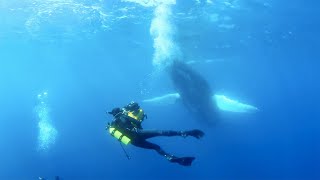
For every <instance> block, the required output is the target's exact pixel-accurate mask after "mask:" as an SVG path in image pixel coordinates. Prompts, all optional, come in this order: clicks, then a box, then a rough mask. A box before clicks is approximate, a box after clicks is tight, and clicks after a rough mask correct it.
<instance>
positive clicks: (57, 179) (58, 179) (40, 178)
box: [38, 176, 60, 180]
mask: <svg viewBox="0 0 320 180" xmlns="http://www.w3.org/2000/svg"><path fill="white" fill-rule="evenodd" d="M38 180H48V179H47V178H44V177H38ZM54 180H60V177H59V176H55V177H54Z"/></svg>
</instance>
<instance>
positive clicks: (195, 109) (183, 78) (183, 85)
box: [168, 60, 219, 124]
mask: <svg viewBox="0 0 320 180" xmlns="http://www.w3.org/2000/svg"><path fill="white" fill-rule="evenodd" d="M168 70H169V75H170V78H171V80H172V82H173V85H174V87H175V89H176V90H177V91H178V93H179V97H180V99H181V100H182V103H183V104H184V105H185V106H186V108H187V109H188V110H189V111H190V112H191V113H193V114H194V115H195V117H197V118H198V119H199V120H201V121H205V122H207V123H208V124H212V122H216V121H217V119H219V117H218V112H217V111H218V108H217V105H216V103H215V102H214V101H212V89H211V87H210V85H209V84H208V82H207V81H206V80H205V79H204V78H203V77H202V76H201V75H200V74H199V73H198V72H196V71H194V70H193V69H192V68H191V67H190V66H189V65H187V64H185V63H184V62H182V61H178V60H176V61H174V62H173V63H172V65H171V66H170V67H169V69H168Z"/></svg>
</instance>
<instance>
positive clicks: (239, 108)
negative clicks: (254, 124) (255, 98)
mask: <svg viewBox="0 0 320 180" xmlns="http://www.w3.org/2000/svg"><path fill="white" fill-rule="evenodd" d="M212 100H213V101H214V102H215V103H216V105H217V107H218V108H219V109H220V110H222V111H229V112H237V113H252V112H256V111H258V110H259V109H258V108H257V107H255V106H252V105H250V104H245V103H242V102H239V101H237V100H234V99H231V98H229V97H227V96H225V95H218V94H215V95H213V96H212Z"/></svg>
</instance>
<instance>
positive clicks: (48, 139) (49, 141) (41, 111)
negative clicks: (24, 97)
mask: <svg viewBox="0 0 320 180" xmlns="http://www.w3.org/2000/svg"><path fill="white" fill-rule="evenodd" d="M47 98H48V93H47V92H43V93H41V94H39V95H38V105H37V106H36V113H37V116H38V120H39V122H38V128H39V135H38V150H40V151H47V150H49V149H50V147H51V146H52V145H53V144H54V143H55V141H56V137H57V134H58V132H57V130H56V129H55V128H54V127H53V125H52V122H51V120H50V114H49V112H50V109H49V107H48V103H47Z"/></svg>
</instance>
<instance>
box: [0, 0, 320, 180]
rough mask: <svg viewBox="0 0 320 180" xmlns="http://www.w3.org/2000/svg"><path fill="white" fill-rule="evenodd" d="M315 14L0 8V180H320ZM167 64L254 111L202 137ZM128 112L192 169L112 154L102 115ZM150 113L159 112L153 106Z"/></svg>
mask: <svg viewBox="0 0 320 180" xmlns="http://www.w3.org/2000/svg"><path fill="white" fill-rule="evenodd" d="M318 6H319V3H318V2H312V1H298V0H293V1H274V0H105V1H103V0H11V1H9V0H0V107H1V113H0V147H1V148H0V179H8V180H10V179H13V180H16V179H19V180H20V179H26V180H29V179H30V180H32V179H39V177H44V178H47V179H49V180H50V179H54V178H55V176H59V177H60V179H63V180H67V179H199V180H205V179H210V180H211V179H301V180H302V179H303V180H307V179H320V173H319V172H320V171H319V169H320V153H319V152H320V144H319V137H320V136H319V135H320V134H319V125H320V124H319V122H318V120H319V119H320V117H319V100H320V99H319V95H318V94H319V89H320V88H319V86H320V84H319V82H318V77H319V72H318V70H319V62H318V60H319V57H320V56H319V52H318V51H319V47H320V46H319V45H320V41H319V40H320V39H319V35H318V34H319V32H320V21H319V12H318ZM174 59H180V60H182V61H184V62H186V63H188V64H189V65H190V66H191V67H192V68H193V69H194V70H195V71H197V72H199V73H200V74H201V75H202V76H203V77H204V78H205V79H206V80H207V81H208V83H209V84H210V85H211V86H212V89H213V90H214V92H213V93H217V94H223V95H226V96H228V97H232V98H234V99H237V100H238V101H240V102H244V103H247V104H250V105H252V106H255V107H257V108H258V109H259V110H258V111H255V112H251V113H237V112H222V114H223V115H222V118H221V120H220V121H219V122H218V123H217V124H216V125H215V126H213V127H208V126H207V125H206V124H204V123H201V122H199V121H198V120H197V119H196V118H195V117H193V116H192V115H190V112H189V111H188V110H187V109H186V108H185V107H184V106H183V105H182V104H181V103H176V104H167V105H159V106H157V105H155V104H153V105H150V104H147V103H145V104H144V103H142V101H143V100H145V99H149V98H153V97H159V96H162V95H164V94H168V93H174V92H175V89H174V86H173V84H172V82H171V81H170V78H169V76H168V74H167V73H166V71H165V70H164V69H165V67H167V66H168V65H170V63H171V62H172V60H174ZM132 100H134V101H137V102H139V103H141V106H142V107H143V108H144V109H145V111H146V113H147V114H148V119H147V120H145V122H144V128H146V129H172V130H183V129H193V128H198V129H202V130H203V131H204V132H205V133H206V135H205V137H204V138H203V139H201V140H196V139H192V138H186V139H184V138H180V137H171V138H167V137H163V138H162V137H157V138H154V139H152V140H150V141H152V142H155V143H157V144H159V145H161V147H163V148H164V149H165V150H166V151H168V152H170V153H173V154H175V155H177V156H195V157H196V160H195V161H194V163H193V164H192V166H191V167H183V166H179V165H177V164H173V163H169V162H167V161H166V160H165V159H164V158H163V157H161V156H159V155H158V154H157V153H156V152H154V151H151V150H145V149H139V148H137V147H134V146H132V145H128V146H126V147H125V149H126V151H127V152H128V153H129V155H130V156H131V157H132V159H130V160H128V159H127V158H126V156H125V154H124V152H123V150H122V149H121V146H120V145H119V142H117V141H116V140H115V139H114V138H112V137H111V136H110V135H109V134H108V132H107V131H106V130H105V126H106V124H107V122H110V121H111V119H112V117H111V116H110V115H107V114H106V113H105V112H106V111H109V110H110V109H112V108H113V107H119V106H120V107H121V106H124V105H126V104H127V103H128V102H130V101H132ZM159 104H160V102H159Z"/></svg>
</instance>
